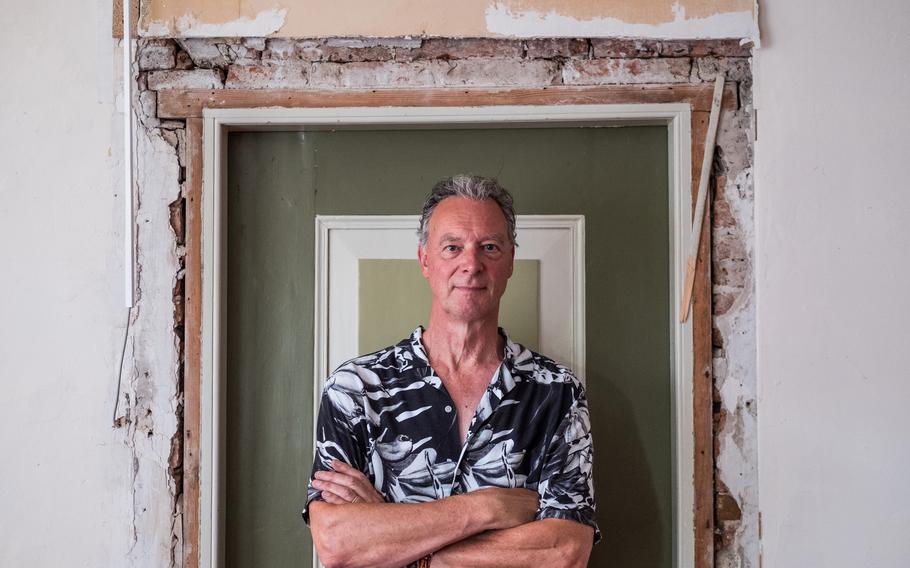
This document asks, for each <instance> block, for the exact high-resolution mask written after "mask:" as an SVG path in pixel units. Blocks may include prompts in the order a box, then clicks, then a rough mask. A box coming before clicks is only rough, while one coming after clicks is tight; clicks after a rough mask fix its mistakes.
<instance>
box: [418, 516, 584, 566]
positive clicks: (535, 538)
mask: <svg viewBox="0 0 910 568" xmlns="http://www.w3.org/2000/svg"><path fill="white" fill-rule="evenodd" d="M593 538H594V529H592V528H591V527H589V526H587V525H583V524H580V523H576V522H574V521H567V520H562V519H544V520H541V521H534V522H530V523H525V524H523V525H520V526H517V527H514V528H511V529H504V530H492V531H487V532H484V533H481V534H477V535H475V536H472V537H468V538H466V539H463V540H461V541H459V542H456V543H453V544H451V545H449V546H447V547H445V548H443V549H442V550H440V551H438V552H437V553H435V554H434V555H433V562H432V566H433V568H447V567H454V566H471V567H472V568H509V567H516V566H551V567H563V566H564V567H567V568H569V567H571V568H576V567H584V566H587V563H588V558H589V556H590V555H591V545H592V541H593Z"/></svg>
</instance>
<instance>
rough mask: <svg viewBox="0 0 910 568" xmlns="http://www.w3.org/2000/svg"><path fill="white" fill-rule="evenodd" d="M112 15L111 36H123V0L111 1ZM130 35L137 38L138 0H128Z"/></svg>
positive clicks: (118, 37)
mask: <svg viewBox="0 0 910 568" xmlns="http://www.w3.org/2000/svg"><path fill="white" fill-rule="evenodd" d="M111 9H112V10H113V17H112V19H111V37H113V38H117V39H122V38H123V0H113V2H112V3H111ZM130 18H131V19H130V37H131V38H133V39H138V38H139V0H130Z"/></svg>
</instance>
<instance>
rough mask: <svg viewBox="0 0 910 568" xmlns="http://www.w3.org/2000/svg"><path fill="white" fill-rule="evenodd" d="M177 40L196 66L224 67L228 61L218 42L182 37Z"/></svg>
mask: <svg viewBox="0 0 910 568" xmlns="http://www.w3.org/2000/svg"><path fill="white" fill-rule="evenodd" d="M177 42H178V43H179V44H180V47H182V48H183V51H185V52H187V54H188V55H189V56H190V59H192V60H193V63H194V64H195V65H196V67H202V68H205V69H211V68H212V67H226V66H227V65H228V63H229V62H230V61H229V60H228V57H227V56H226V55H225V54H224V53H222V51H221V49H220V48H219V44H216V43H212V41H211V40H209V39H203V38H184V39H179V40H177Z"/></svg>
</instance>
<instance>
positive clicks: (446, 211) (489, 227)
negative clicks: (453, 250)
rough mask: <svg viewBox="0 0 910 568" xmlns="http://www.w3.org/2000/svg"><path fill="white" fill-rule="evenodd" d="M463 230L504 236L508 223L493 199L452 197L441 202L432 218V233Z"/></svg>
mask: <svg viewBox="0 0 910 568" xmlns="http://www.w3.org/2000/svg"><path fill="white" fill-rule="evenodd" d="M481 221H485V223H482V222H481ZM478 225H486V226H481V227H478ZM462 228H463V229H467V228H470V229H472V230H477V229H480V230H479V231H478V232H481V233H483V234H497V235H502V234H503V232H502V231H503V230H506V231H507V230H508V221H507V220H506V216H505V213H503V212H502V209H501V208H500V207H499V204H498V203H496V201H495V200H493V199H469V198H467V197H461V196H452V197H447V198H445V199H443V200H442V201H440V202H439V204H438V205H437V206H436V208H435V210H434V211H433V213H432V215H431V216H430V221H429V227H428V229H429V230H430V232H436V231H442V232H444V233H456V232H460V231H459V229H462ZM434 229H435V231H434Z"/></svg>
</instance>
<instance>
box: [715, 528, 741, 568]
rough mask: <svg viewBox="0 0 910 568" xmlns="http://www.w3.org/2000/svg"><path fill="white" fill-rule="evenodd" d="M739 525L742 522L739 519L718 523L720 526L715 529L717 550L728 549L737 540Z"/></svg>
mask: <svg viewBox="0 0 910 568" xmlns="http://www.w3.org/2000/svg"><path fill="white" fill-rule="evenodd" d="M739 525H740V523H739V522H737V521H727V522H725V523H719V524H718V526H717V527H716V528H715V529H714V550H715V551H721V550H726V549H729V548H730V547H731V546H732V545H733V543H734V542H735V540H736V531H737V530H738V529H739ZM737 564H739V563H737ZM731 566H732V564H731Z"/></svg>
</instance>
